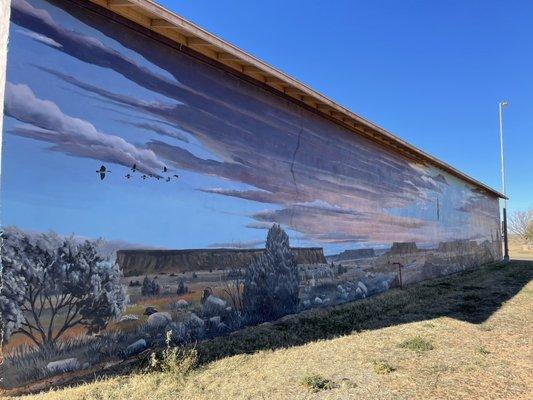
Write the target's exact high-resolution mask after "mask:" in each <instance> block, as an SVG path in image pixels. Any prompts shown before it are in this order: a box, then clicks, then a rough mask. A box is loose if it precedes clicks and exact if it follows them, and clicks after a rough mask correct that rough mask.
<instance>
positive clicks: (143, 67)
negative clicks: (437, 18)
mask: <svg viewBox="0 0 533 400" xmlns="http://www.w3.org/2000/svg"><path fill="white" fill-rule="evenodd" d="M12 3H13V4H12V16H11V19H12V24H11V30H10V35H11V38H10V50H9V59H8V74H7V75H8V82H7V86H6V104H5V118H4V153H3V166H2V169H3V174H2V199H1V200H2V219H3V226H4V243H3V249H2V263H3V280H4V286H3V287H2V291H1V292H0V311H1V317H2V323H3V328H4V331H3V332H4V334H3V338H4V342H3V349H4V356H5V362H4V364H3V366H2V367H1V368H2V375H3V377H4V380H3V381H2V383H1V384H2V385H4V386H6V387H13V386H20V385H26V384H28V383H30V382H32V381H35V380H39V379H43V378H46V377H50V376H53V375H58V374H62V373H70V372H71V371H75V370H79V369H87V370H91V369H96V368H101V366H102V365H104V364H105V363H109V362H114V361H117V360H122V359H124V358H126V357H129V356H133V355H135V354H138V353H139V352H142V351H143V350H145V349H147V348H149V347H153V346H157V345H159V344H161V343H163V342H164V340H165V332H167V331H170V332H171V337H172V341H173V342H174V343H176V344H179V343H186V342H190V341H195V340H199V339H205V338H209V337H213V336H216V335H222V334H227V333H229V332H231V331H234V330H237V329H240V328H242V327H243V326H245V325H247V324H255V323H259V322H263V321H271V320H275V319H277V318H279V317H281V316H283V315H286V314H292V313H296V312H299V311H301V310H304V309H308V308H312V307H324V306H328V305H332V304H339V303H342V302H346V301H352V300H356V299H361V298H365V297H367V296H370V295H372V294H375V293H380V292H383V291H386V290H388V289H389V288H391V287H395V286H398V285H399V284H400V278H399V269H400V268H401V270H402V281H401V283H402V284H407V283H412V282H415V281H419V280H422V279H428V278H432V277H435V276H439V275H443V274H447V273H452V272H456V271H460V270H463V269H466V268H470V267H475V266H477V265H480V264H482V263H486V262H489V261H492V260H495V259H498V258H499V257H500V255H501V254H500V238H499V222H498V221H499V208H498V201H497V199H496V198H494V197H492V196H490V195H488V194H486V193H484V192H483V191H481V190H480V189H478V188H476V187H474V186H471V185H469V184H466V183H465V182H463V181H461V180H459V179H457V178H455V177H453V176H451V175H449V174H447V173H445V172H443V171H440V170H438V169H436V168H434V167H431V166H427V165H423V164H419V163H415V162H413V161H410V160H407V159H405V158H402V157H401V156H399V155H397V154H395V153H393V152H390V151H388V150H384V149H383V148H381V147H379V146H378V145H376V144H373V143H372V142H370V141H367V140H366V139H363V138H361V137H358V136H357V135H355V134H354V133H352V132H350V131H347V130H345V129H344V128H342V127H340V126H338V125H335V124H334V123H332V122H329V121H327V120H325V119H322V118H320V117H319V116H317V115H315V114H313V113H311V112H309V111H307V110H305V109H303V108H300V107H298V106H297V105H295V104H293V103H291V102H289V101H287V100H285V99H283V98H280V97H277V96H275V95H273V94H271V93H269V92H267V91H265V90H263V89H261V88H259V87H256V86H254V85H252V84H250V83H247V82H245V81H242V80H240V79H239V78H237V77H235V76H233V75H231V74H229V73H227V72H224V71H222V70H219V69H216V68H214V67H212V66H210V65H208V64H205V63H204V62H202V61H199V60H197V59H195V58H192V57H191V56H189V55H186V54H183V53H180V52H179V51H177V50H176V49H173V48H171V47H170V46H167V45H165V44H162V43H159V42H156V41H154V40H150V39H148V38H147V37H146V36H143V34H141V33H138V32H136V31H134V30H131V29H129V28H126V27H124V26H122V25H120V24H118V23H116V22H111V21H110V20H109V19H106V18H105V17H103V16H100V15H98V14H96V13H94V12H92V11H89V10H87V9H84V8H82V7H80V6H77V5H75V4H74V3H72V2H67V1H59V0H57V1H56V0H50V1H44V0H32V1H29V0H12Z"/></svg>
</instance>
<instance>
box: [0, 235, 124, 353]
mask: <svg viewBox="0 0 533 400" xmlns="http://www.w3.org/2000/svg"><path fill="white" fill-rule="evenodd" d="M2 267H3V270H2V278H3V285H2V288H1V290H0V317H1V321H2V328H3V334H4V339H6V340H7V339H9V337H10V336H11V335H13V334H15V333H20V334H23V335H26V336H27V337H29V338H30V339H31V340H32V341H33V342H34V343H35V344H36V345H38V346H54V345H55V344H56V342H57V340H58V339H59V338H60V337H61V336H62V335H63V334H64V333H65V332H67V331H68V330H69V329H71V328H73V327H75V326H77V325H81V326H84V327H85V328H86V330H87V332H88V333H95V332H98V331H99V330H101V329H103V328H105V327H106V326H107V323H108V322H109V320H110V319H111V318H114V317H118V316H119V315H120V313H121V311H122V309H123V307H124V306H125V303H126V294H125V291H124V289H123V287H122V285H121V283H120V277H121V272H120V269H119V268H118V266H117V265H116V264H111V263H108V262H105V260H103V259H102V258H101V257H100V256H99V255H98V254H97V252H96V247H95V243H94V242H90V241H86V242H84V243H81V244H80V243H78V242H76V241H75V240H74V239H73V238H61V237H59V236H57V235H55V234H53V233H47V234H39V235H29V234H27V233H25V232H22V231H20V230H18V229H15V228H8V229H7V230H6V232H4V234H3V246H2Z"/></svg>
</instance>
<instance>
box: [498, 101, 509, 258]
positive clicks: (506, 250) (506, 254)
mask: <svg viewBox="0 0 533 400" xmlns="http://www.w3.org/2000/svg"><path fill="white" fill-rule="evenodd" d="M508 104H509V102H507V101H500V103H499V110H500V157H501V175H502V193H503V195H504V196H507V194H506V193H505V164H504V158H503V107H505V106H507V105H508ZM502 230H503V245H504V256H503V260H504V261H509V241H508V238H507V199H503V227H502Z"/></svg>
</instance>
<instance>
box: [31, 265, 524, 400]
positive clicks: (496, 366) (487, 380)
mask: <svg viewBox="0 0 533 400" xmlns="http://www.w3.org/2000/svg"><path fill="white" fill-rule="evenodd" d="M532 271H533V267H532V266H527V265H525V264H513V265H511V266H508V267H505V268H501V267H489V268H483V269H481V270H479V271H474V272H470V273H467V274H464V275H461V276H455V277H451V278H447V279H440V280H436V281H432V282H428V283H426V284H423V285H417V286H416V287H415V286H414V287H411V288H408V289H406V290H404V291H399V290H397V291H390V292H388V293H386V294H384V295H381V296H377V297H375V298H371V299H367V300H364V301H360V302H356V303H353V304H348V305H345V306H341V307H337V308H334V309H332V310H330V311H324V310H323V311H320V312H317V313H316V314H307V315H304V316H303V317H299V318H295V319H292V320H289V321H285V322H283V323H281V324H276V325H272V326H261V327H257V328H251V329H249V330H247V331H245V332H244V333H242V334H240V335H234V336H229V337H226V338H220V339H217V340H215V341H212V342H209V343H210V344H209V345H207V344H199V345H198V352H199V356H200V358H202V357H203V358H204V360H203V361H202V362H203V366H201V367H199V368H197V369H195V370H193V371H192V372H190V373H189V374H188V375H187V376H186V377H185V378H184V379H176V378H175V377H173V376H172V374H169V373H165V372H151V373H138V374H134V375H131V376H128V377H118V378H117V377H115V378H109V379H105V380H100V381H98V382H94V383H90V384H86V385H82V386H79V387H75V388H69V389H63V390H57V391H52V392H49V393H43V394H40V395H37V396H28V397H26V399H28V400H30V399H31V400H37V399H42V400H55V399H130V400H133V399H147V400H148V399H157V400H165V399H176V398H183V399H192V400H195V399H198V400H199V399H202V400H204V399H205V400H208V399H217V400H225V399H272V398H276V399H324V398H327V399H415V398H416V399H531V398H533V384H532V379H533V368H532V359H533V358H532V356H533V354H532V350H531V349H532V338H533V308H532V307H531V304H532V300H533V282H530V280H531V277H532V276H533V274H532ZM467 295H470V296H469V297H467V298H466V299H465V296H467ZM473 295H476V296H478V297H475V296H473ZM465 304H466V305H469V306H467V307H465ZM365 318H366V319H365ZM258 332H259V333H260V336H258V335H257V333H258ZM320 337H322V339H320ZM254 338H255V339H254ZM414 338H415V340H413V339H414ZM317 339H318V340H317ZM399 343H410V344H413V343H415V345H414V347H415V350H416V351H412V350H411V349H410V348H411V347H409V346H408V348H404V347H400V346H399V345H398V344H399ZM428 343H429V344H430V345H431V346H430V347H432V349H431V351H418V347H419V345H420V346H422V347H423V348H424V349H426V350H429V349H428V346H427V344H428ZM284 345H285V346H291V347H285V348H284V347H283V346H284ZM215 347H216V348H217V349H218V351H214V348H215ZM260 348H263V349H268V350H257V349H260ZM246 352H249V353H253V354H244V353H246ZM212 353H215V355H212ZM232 353H235V355H233V356H227V357H224V358H221V359H219V360H218V361H213V362H206V360H208V359H209V358H210V357H213V358H216V357H222V356H224V355H229V354H232ZM376 360H379V361H376Z"/></svg>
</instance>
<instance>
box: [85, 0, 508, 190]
mask: <svg viewBox="0 0 533 400" xmlns="http://www.w3.org/2000/svg"><path fill="white" fill-rule="evenodd" d="M89 1H90V2H92V3H95V4H97V5H99V6H101V7H104V8H106V9H108V10H111V11H113V12H114V13H116V14H119V15H121V16H122V17H124V18H126V19H128V20H130V21H133V22H135V23H137V24H139V25H141V26H143V27H144V28H147V29H149V30H151V31H154V32H156V33H158V34H160V35H162V36H165V37H166V38H168V39H170V40H172V41H174V42H176V43H178V44H180V46H186V47H188V48H190V49H192V50H194V51H195V52H198V53H201V54H202V55H204V56H205V57H207V58H209V59H211V60H214V61H216V62H217V63H221V64H223V65H225V66H226V67H228V68H229V69H231V70H234V71H235V72H237V73H238V74H239V75H245V76H247V77H249V78H252V79H253V80H254V81H258V82H260V83H261V84H263V85H267V86H269V87H270V88H272V89H273V90H275V91H276V92H279V93H281V94H283V95H284V96H289V97H290V98H292V99H293V100H295V101H296V102H298V103H300V104H305V105H306V106H307V107H310V108H312V109H314V110H315V111H317V112H318V113H320V114H322V115H323V116H325V117H327V118H329V119H333V120H334V121H336V122H337V123H339V124H341V125H343V126H345V127H347V128H348V129H350V130H352V131H354V132H356V133H357V134H359V135H362V136H365V137H367V138H369V139H371V140H372V141H374V142H377V143H380V144H382V145H384V146H385V147H388V148H391V149H393V150H395V151H397V152H399V153H401V154H403V155H404V156H406V157H408V158H410V159H413V160H416V161H420V162H424V163H428V164H431V165H433V166H436V167H438V168H440V169H442V170H444V171H446V172H448V173H450V174H452V175H454V176H456V177H459V178H460V179H462V180H464V181H466V182H469V183H471V184H473V185H475V186H477V187H479V188H481V189H483V190H485V191H487V192H488V193H491V194H492V195H495V196H497V197H500V198H506V196H505V195H503V194H502V193H500V192H498V191H496V190H494V189H492V188H491V187H489V186H487V185H485V184H483V183H481V182H479V181H478V180H476V179H474V178H472V177H470V176H468V175H466V174H465V173H463V172H461V171H459V170H457V169H456V168H454V167H452V166H451V165H449V164H447V163H445V162H443V161H441V160H439V159H438V158H435V157H433V156H432V155H430V154H428V153H426V152H424V151H422V150H420V149H418V148H417V147H415V146H413V145H411V144H409V143H407V142H406V141H404V140H402V139H400V138H399V137H397V136H395V135H393V134H392V133H390V132H388V131H387V130H385V129H383V128H382V127H380V126H378V125H376V124H375V123H373V122H371V121H368V120H366V119H364V118H362V117H360V116H359V115H357V114H355V113H353V112H352V111H350V110H348V109H347V108H345V107H343V106H341V105H339V104H337V103H335V102H334V101H333V100H331V99H329V98H327V97H326V96H324V95H323V94H321V93H319V92H317V91H315V90H313V89H311V88H310V87H309V86H307V85H305V84H303V83H302V82H299V81H298V80H296V79H294V78H292V77H290V76H289V75H287V74H285V73H283V72H282V71H280V70H278V69H276V68H274V67H272V66H270V65H268V64H266V63H264V62H263V61H261V60H259V59H257V58H255V57H254V56H252V55H250V54H248V53H246V52H245V51H243V50H241V49H239V48H237V47H235V46H234V45H232V44H230V43H228V42H226V41H225V40H222V39H220V38H218V37H217V36H215V35H213V34H211V33H209V32H207V31H206V30H204V29H202V28H200V27H199V26H197V25H195V24H193V23H192V22H190V21H188V20H186V19H185V18H183V17H181V16H179V15H177V14H175V13H173V12H171V11H169V10H167V9H165V8H163V7H162V6H160V5H159V4H157V3H155V2H153V1H151V0H89Z"/></svg>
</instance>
